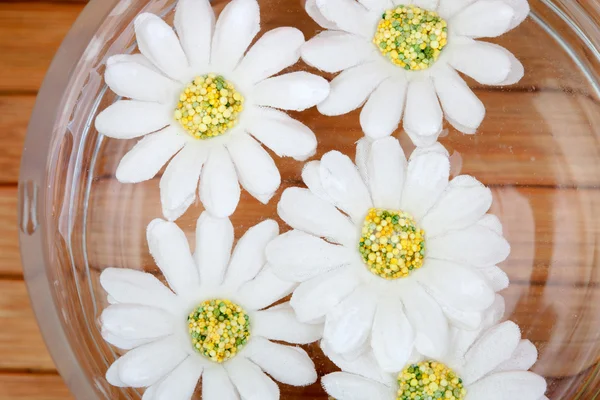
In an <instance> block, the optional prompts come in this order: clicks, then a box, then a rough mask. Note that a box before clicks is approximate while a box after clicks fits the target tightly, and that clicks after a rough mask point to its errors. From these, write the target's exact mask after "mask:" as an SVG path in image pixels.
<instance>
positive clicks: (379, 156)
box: [367, 137, 406, 209]
mask: <svg viewBox="0 0 600 400" xmlns="http://www.w3.org/2000/svg"><path fill="white" fill-rule="evenodd" d="M367 168H368V169H367V175H368V177H369V179H368V182H369V186H370V189H371V196H372V197H373V205H374V206H375V207H379V208H388V209H399V208H400V199H401V197H402V187H403V186H404V179H405V173H406V156H405V155H404V151H403V150H402V147H400V142H398V140H397V139H396V138H392V137H389V138H384V139H379V140H376V141H375V142H373V145H372V146H371V151H370V153H369V160H368V164H367Z"/></svg>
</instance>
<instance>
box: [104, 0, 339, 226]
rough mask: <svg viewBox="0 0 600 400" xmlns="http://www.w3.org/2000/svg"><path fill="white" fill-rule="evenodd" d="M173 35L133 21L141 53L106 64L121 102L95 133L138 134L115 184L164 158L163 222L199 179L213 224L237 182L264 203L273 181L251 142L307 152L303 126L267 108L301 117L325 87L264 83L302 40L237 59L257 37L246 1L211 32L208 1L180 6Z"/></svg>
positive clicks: (269, 43) (267, 38)
mask: <svg viewBox="0 0 600 400" xmlns="http://www.w3.org/2000/svg"><path fill="white" fill-rule="evenodd" d="M175 28H176V32H177V33H175V31H173V29H172V28H171V27H170V26H168V25H167V24H166V23H165V22H164V21H162V20H161V19H160V18H158V17H157V16H155V15H153V14H148V13H144V14H141V15H139V16H138V17H137V18H136V20H135V32H136V37H137V41H138V46H139V49H140V51H141V53H142V54H135V55H118V56H114V57H111V58H110V59H109V60H108V62H107V68H106V74H105V78H106V82H107V84H108V86H109V87H110V88H111V89H112V90H113V91H114V92H115V93H117V94H118V95H120V96H123V97H127V98H130V99H131V100H120V101H117V102H116V103H115V104H113V105H111V106H110V107H108V108H107V109H106V110H104V111H103V112H102V113H101V114H100V115H99V116H98V117H97V118H96V127H97V129H98V131H99V132H100V133H102V134H104V135H106V136H109V137H112V138H117V139H131V138H137V137H141V136H144V135H145V137H144V138H143V139H142V140H141V141H140V142H139V143H138V144H137V145H136V146H135V147H133V149H131V151H129V153H127V154H126V155H125V156H124V157H123V159H122V160H121V163H120V165H119V167H118V169H117V174H116V175H117V179H118V180H119V181H121V182H127V183H138V182H142V181H146V180H149V179H152V178H153V177H154V176H155V175H156V174H157V173H158V172H159V171H160V170H161V168H162V167H163V166H164V165H165V164H166V163H167V162H169V160H171V158H172V160H171V161H170V163H169V165H168V167H167V168H166V170H165V172H164V175H163V176H162V178H161V181H160V191H161V202H162V208H163V213H164V215H165V217H166V218H167V219H169V220H175V219H177V218H179V216H181V215H182V214H183V213H184V212H185V211H186V210H187V208H188V207H189V206H190V205H191V203H192V202H193V201H194V200H195V198H196V191H197V190H198V182H199V181H200V199H201V201H202V203H203V204H204V206H205V208H206V209H207V210H208V211H210V212H211V213H212V214H213V215H215V216H217V217H227V216H229V215H231V214H232V213H233V211H234V210H235V208H236V207H237V204H238V202H239V197H240V187H239V184H240V183H241V185H242V186H243V187H244V188H245V189H246V190H247V191H248V192H249V193H250V194H251V195H252V196H254V197H255V198H257V199H258V200H260V201H262V202H268V201H269V200H270V198H271V197H272V196H273V194H274V193H275V191H276V190H277V188H278V187H279V185H280V182H281V177H280V174H279V171H278V169H277V167H276V165H275V163H274V162H273V159H272V158H271V156H270V155H269V154H268V153H267V152H266V151H265V150H264V149H263V147H262V146H261V145H260V144H259V142H262V144H263V145H265V146H266V147H268V148H270V149H271V150H272V151H273V152H274V153H276V154H277V155H279V156H286V157H293V158H295V159H297V160H305V159H307V158H308V157H310V156H311V155H312V154H314V152H315V149H316V146H317V141H316V138H315V135H314V133H313V132H312V131H311V130H310V129H309V128H308V127H306V126H305V125H303V124H302V123H300V122H298V121H296V120H294V119H292V118H291V117H289V116H288V115H287V114H285V113H284V112H282V111H278V110H276V108H279V109H284V110H297V111H300V110H304V109H306V108H309V107H312V106H314V105H316V104H318V103H319V102H321V101H322V100H324V99H325V97H327V95H328V93H329V84H328V83H327V81H326V80H325V79H323V78H321V77H318V76H316V75H313V74H309V73H306V72H292V73H287V74H283V75H279V76H275V77H272V76H273V75H276V74H278V73H279V72H281V71H282V70H284V69H285V68H287V67H289V66H291V65H293V64H295V63H296V62H297V61H298V59H299V58H300V47H301V46H302V44H304V36H303V35H302V33H301V32H300V31H299V30H298V29H295V28H277V29H274V30H271V31H269V32H267V33H265V34H264V35H263V36H262V37H261V38H260V39H259V40H258V41H257V42H256V43H255V44H254V46H253V47H252V48H250V50H248V52H247V53H246V54H245V55H244V53H245V52H246V49H247V48H248V46H249V45H250V43H251V42H252V41H253V39H254V37H255V35H256V34H257V33H258V32H259V30H260V15H259V7H258V3H257V2H256V0H232V1H231V2H230V3H229V4H227V6H226V7H225V9H224V10H223V12H222V13H221V15H220V17H219V20H218V21H217V22H216V24H215V15H214V12H213V9H212V8H211V5H210V2H209V1H208V0H180V1H179V2H178V5H177V10H176V13H175ZM213 31H214V32H213ZM201 175H202V177H201V178H200V176H201ZM238 181H239V183H238Z"/></svg>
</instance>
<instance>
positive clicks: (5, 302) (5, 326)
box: [0, 280, 55, 371]
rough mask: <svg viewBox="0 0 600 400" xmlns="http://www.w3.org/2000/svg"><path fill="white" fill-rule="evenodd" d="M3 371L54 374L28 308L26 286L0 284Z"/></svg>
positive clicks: (14, 282) (16, 282)
mask: <svg viewBox="0 0 600 400" xmlns="http://www.w3.org/2000/svg"><path fill="white" fill-rule="evenodd" d="M0 293H2V295H1V296H0V326H1V327H2V329H0V354H2V357H0V369H1V370H7V369H13V370H14V369H17V370H34V371H40V370H41V371H55V368H54V363H53V362H52V359H51V358H50V354H49V353H48V350H47V349H46V345H45V344H44V341H43V340H42V337H41V335H40V331H39V328H38V326H37V323H36V321H35V318H34V316H33V311H32V310H31V307H30V305H29V296H28V295H27V289H26V288H25V282H23V281H19V280H0Z"/></svg>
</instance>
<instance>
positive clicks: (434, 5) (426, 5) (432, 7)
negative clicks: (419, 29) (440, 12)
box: [413, 0, 439, 10]
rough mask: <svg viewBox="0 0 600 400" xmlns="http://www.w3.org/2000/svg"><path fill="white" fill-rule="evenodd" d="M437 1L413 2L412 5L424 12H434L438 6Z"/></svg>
mask: <svg viewBox="0 0 600 400" xmlns="http://www.w3.org/2000/svg"><path fill="white" fill-rule="evenodd" d="M438 3H439V0H413V4H414V5H415V6H417V7H420V8H424V9H426V10H435V9H436V8H437V6H438Z"/></svg>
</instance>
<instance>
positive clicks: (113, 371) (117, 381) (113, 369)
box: [106, 358, 128, 387]
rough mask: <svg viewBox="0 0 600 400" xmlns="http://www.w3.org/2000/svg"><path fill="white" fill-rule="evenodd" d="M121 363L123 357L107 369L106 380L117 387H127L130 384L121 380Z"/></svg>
mask: <svg viewBox="0 0 600 400" xmlns="http://www.w3.org/2000/svg"><path fill="white" fill-rule="evenodd" d="M120 363H121V359H120V358H119V359H117V360H116V361H115V362H113V363H112V364H111V366H110V367H109V368H108V370H107V371H106V380H107V381H108V383H110V384H111V385H113V386H116V387H127V386H128V385H127V384H126V383H125V382H123V381H121V378H119V364H120Z"/></svg>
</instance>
